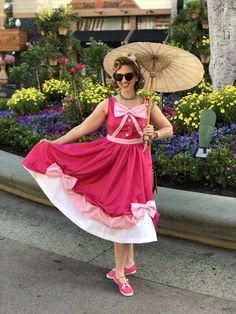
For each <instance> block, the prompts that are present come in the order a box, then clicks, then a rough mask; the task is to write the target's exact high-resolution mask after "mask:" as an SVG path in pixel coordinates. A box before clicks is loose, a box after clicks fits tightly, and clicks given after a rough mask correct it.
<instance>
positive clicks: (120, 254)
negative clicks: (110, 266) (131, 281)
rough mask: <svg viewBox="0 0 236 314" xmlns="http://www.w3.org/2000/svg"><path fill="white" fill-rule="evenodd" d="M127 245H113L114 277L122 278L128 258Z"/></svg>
mask: <svg viewBox="0 0 236 314" xmlns="http://www.w3.org/2000/svg"><path fill="white" fill-rule="evenodd" d="M128 252H129V244H125V243H114V254H115V263H116V277H118V278H120V277H124V276H125V274H124V267H125V264H126V261H127V258H128Z"/></svg>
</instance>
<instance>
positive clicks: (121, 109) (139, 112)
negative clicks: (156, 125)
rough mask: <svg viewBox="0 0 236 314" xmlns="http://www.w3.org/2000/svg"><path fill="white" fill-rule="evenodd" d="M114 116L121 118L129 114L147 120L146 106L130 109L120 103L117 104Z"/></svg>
mask: <svg viewBox="0 0 236 314" xmlns="http://www.w3.org/2000/svg"><path fill="white" fill-rule="evenodd" d="M114 114H115V117H121V116H125V115H127V114H131V115H133V116H135V117H136V118H143V119H146V106H145V105H144V104H141V105H138V106H135V107H133V108H130V109H129V108H127V107H125V106H124V105H122V104H120V103H116V104H115V109H114Z"/></svg>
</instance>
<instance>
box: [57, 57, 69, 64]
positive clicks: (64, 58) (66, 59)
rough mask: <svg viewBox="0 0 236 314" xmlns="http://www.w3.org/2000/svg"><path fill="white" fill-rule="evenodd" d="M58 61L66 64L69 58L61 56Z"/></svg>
mask: <svg viewBox="0 0 236 314" xmlns="http://www.w3.org/2000/svg"><path fill="white" fill-rule="evenodd" d="M58 62H59V63H62V64H66V63H68V62H69V59H68V58H66V57H61V58H59V59H58Z"/></svg>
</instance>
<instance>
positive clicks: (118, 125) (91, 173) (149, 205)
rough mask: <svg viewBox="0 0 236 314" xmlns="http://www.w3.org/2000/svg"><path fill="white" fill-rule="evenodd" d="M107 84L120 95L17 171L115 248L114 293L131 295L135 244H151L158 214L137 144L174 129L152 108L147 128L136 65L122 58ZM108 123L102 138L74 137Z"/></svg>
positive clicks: (145, 158)
mask: <svg viewBox="0 0 236 314" xmlns="http://www.w3.org/2000/svg"><path fill="white" fill-rule="evenodd" d="M113 80H114V83H115V85H116V86H118V87H119V90H120V92H119V94H118V95H116V96H115V97H111V98H109V99H105V100H103V101H102V102H101V103H100V104H99V105H98V106H97V107H96V109H95V110H94V111H93V113H92V114H91V115H90V116H89V117H88V118H87V119H86V120H85V121H84V122H83V123H81V124H80V125H78V126H76V127H75V128H73V129H72V130H71V131H69V132H68V133H67V134H66V135H64V136H62V137H60V138H58V139H56V140H54V141H47V140H41V141H40V143H38V144H37V145H36V146H35V147H34V148H33V149H32V150H31V151H30V152H29V154H28V155H27V156H26V158H25V159H24V161H23V165H24V167H25V168H27V169H28V170H29V171H30V173H31V174H32V175H33V176H34V178H35V179H36V180H37V182H38V183H39V185H40V186H41V188H42V189H43V191H44V192H45V194H46V195H47V196H48V198H49V199H50V200H51V202H52V203H53V204H54V205H55V206H56V207H58V208H59V209H60V210H61V211H62V212H63V213H64V214H65V215H66V216H67V217H68V218H69V219H71V220H72V221H73V222H74V223H76V224H77V225H78V226H80V227H81V228H82V229H84V230H86V231H88V232H90V233H92V234H94V235H96V236H99V237H101V238H103V239H107V240H110V241H113V242H114V255H115V269H113V270H111V271H110V272H109V273H107V275H106V276H107V278H109V279H113V280H114V282H115V283H116V284H117V285H118V287H119V291H120V292H121V293H122V294H123V295H125V296H131V295H133V288H132V287H131V285H130V284H129V282H128V280H127V278H126V277H125V276H126V275H129V274H132V273H135V272H136V265H135V262H134V252H133V243H144V242H152V241H156V230H155V227H156V223H157V220H158V217H159V213H158V212H157V210H156V208H155V202H154V200H153V194H152V162H151V154H150V151H149V150H148V149H147V148H145V146H144V143H143V138H144V137H148V138H149V139H155V138H165V137H168V136H171V135H172V132H173V131H172V126H171V124H170V122H169V121H168V120H167V119H166V117H165V116H164V115H163V114H162V112H161V111H160V110H159V108H158V106H154V107H153V109H152V112H151V121H152V123H153V125H154V127H155V129H156V130H154V127H153V126H152V125H148V126H145V125H146V121H147V120H146V106H145V104H144V102H143V99H142V98H141V97H139V96H137V94H136V91H137V90H138V89H139V88H142V87H143V85H144V79H143V76H142V74H141V72H140V69H139V66H138V65H137V63H136V62H135V61H132V60H131V59H129V58H126V57H121V58H119V59H117V60H116V61H115V63H114V75H113ZM104 123H107V137H106V138H101V139H98V140H95V141H93V142H90V143H74V144H69V143H72V142H74V141H75V140H76V139H78V138H80V137H82V136H84V135H86V134H89V133H91V132H93V131H95V130H96V129H97V128H99V127H100V126H102V125H103V124H104Z"/></svg>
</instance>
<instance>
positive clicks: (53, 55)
mask: <svg viewBox="0 0 236 314" xmlns="http://www.w3.org/2000/svg"><path fill="white" fill-rule="evenodd" d="M45 56H46V58H47V59H48V62H49V64H50V65H51V66H55V65H57V62H58V58H59V57H60V53H59V51H58V50H57V49H56V48H54V47H53V46H49V45H48V46H46V47H45Z"/></svg>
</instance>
